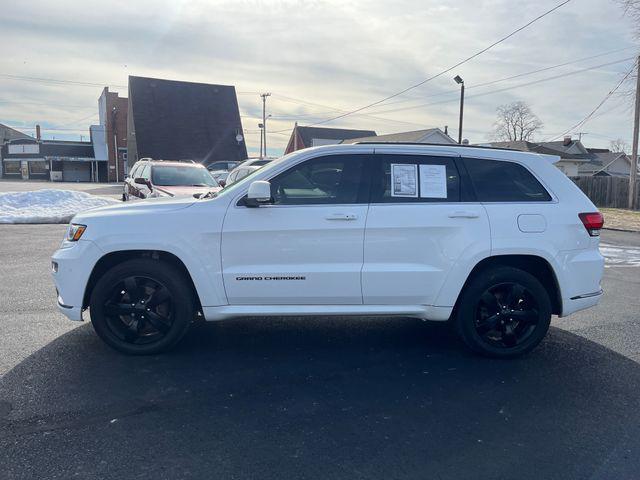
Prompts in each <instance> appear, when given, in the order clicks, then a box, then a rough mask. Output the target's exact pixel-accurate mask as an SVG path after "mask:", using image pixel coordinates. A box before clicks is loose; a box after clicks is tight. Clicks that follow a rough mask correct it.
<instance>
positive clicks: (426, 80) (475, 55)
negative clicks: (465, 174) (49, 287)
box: [310, 0, 571, 126]
mask: <svg viewBox="0 0 640 480" xmlns="http://www.w3.org/2000/svg"><path fill="white" fill-rule="evenodd" d="M570 1H571V0H564V1H563V2H561V3H559V4H558V5H556V6H555V7H553V8H551V9H549V10H547V11H546V12H544V13H543V14H541V15H538V16H537V17H536V18H534V19H533V20H531V21H529V22H528V23H526V24H525V25H523V26H521V27H520V28H517V29H516V30H514V31H513V32H511V33H509V34H508V35H506V36H504V37H502V38H501V39H499V40H497V41H495V42H493V43H492V44H491V45H489V46H488V47H485V48H483V49H482V50H479V51H478V52H476V53H474V54H473V55H471V56H469V57H467V58H465V59H464V60H462V61H460V62H458V63H456V64H455V65H452V66H451V67H449V68H446V69H445V70H442V71H441V72H439V73H437V74H435V75H432V76H431V77H429V78H426V79H425V80H422V81H421V82H418V83H416V84H414V85H411V86H409V87H407V88H405V89H403V90H400V91H399V92H396V93H393V94H391V95H389V96H387V97H385V98H382V99H380V100H377V101H375V102H373V103H370V104H368V105H365V106H363V107H360V108H356V109H355V110H351V111H349V112H346V113H343V114H341V115H337V116H335V117H332V118H328V119H326V120H322V121H320V122H316V123H314V124H312V125H310V126H314V125H320V124H323V123H328V122H332V121H333V120H337V119H339V118H344V117H346V116H348V115H353V114H354V113H358V112H361V111H362V110H365V109H367V108H371V107H373V106H375V105H379V104H381V103H383V102H386V101H387V100H390V99H392V98H395V97H398V96H400V95H403V94H405V93H407V92H408V91H410V90H413V89H415V88H418V87H419V86H421V85H424V84H425V83H427V82H430V81H431V80H434V79H436V78H438V77H441V76H442V75H444V74H445V73H448V72H450V71H451V70H453V69H455V68H458V67H459V66H460V65H463V64H465V63H467V62H469V61H470V60H473V59H474V58H476V57H479V56H480V55H482V54H483V53H485V52H487V51H489V50H490V49H492V48H493V47H495V46H496V45H499V44H501V43H502V42H504V41H506V40H508V39H509V38H511V37H513V36H514V35H516V34H517V33H519V32H521V31H522V30H524V29H525V28H527V27H529V26H530V25H533V24H534V23H535V22H537V21H538V20H541V19H542V18H544V17H546V16H547V15H549V14H551V13H553V12H554V11H556V10H558V9H559V8H560V7H562V6H564V5H566V4H567V3H569V2H570Z"/></svg>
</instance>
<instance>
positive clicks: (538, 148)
mask: <svg viewBox="0 0 640 480" xmlns="http://www.w3.org/2000/svg"><path fill="white" fill-rule="evenodd" d="M557 143H560V144H562V142H543V143H535V142H527V141H526V140H516V141H513V142H491V143H490V144H489V145H491V146H492V147H498V148H508V149H511V150H519V151H521V152H533V153H541V154H544V155H555V156H560V158H561V159H562V160H568V161H572V162H578V163H582V162H590V161H591V160H592V159H593V154H591V153H588V152H587V151H586V149H585V148H584V147H582V149H583V150H584V151H585V153H567V152H566V150H567V149H568V148H571V146H570V145H569V146H567V147H566V148H564V149H561V148H559V147H558V146H557V145H556V144H557ZM580 145H582V144H580Z"/></svg>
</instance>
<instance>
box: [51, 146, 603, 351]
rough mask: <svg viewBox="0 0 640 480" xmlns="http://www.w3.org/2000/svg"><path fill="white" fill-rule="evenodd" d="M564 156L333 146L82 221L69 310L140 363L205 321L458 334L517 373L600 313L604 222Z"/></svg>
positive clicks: (67, 251) (63, 271)
mask: <svg viewBox="0 0 640 480" xmlns="http://www.w3.org/2000/svg"><path fill="white" fill-rule="evenodd" d="M558 160H559V158H558V157H549V156H545V155H539V154H534V153H525V152H516V151H511V150H498V149H486V148H477V147H464V146H450V145H438V146H427V145H422V146H420V145H408V144H406V145H403V144H393V145H391V144H386V145H385V144H366V145H365V144H361V145H357V144H355V145H331V146H323V147H318V148H310V149H305V150H300V151H297V152H294V153H291V154H289V155H286V156H284V157H282V158H280V159H278V160H276V161H274V162H271V163H270V164H269V165H266V166H265V167H263V168H262V169H260V170H259V171H256V172H255V173H254V174H253V175H252V176H251V177H245V178H244V179H243V180H240V181H238V182H236V183H234V184H232V185H230V186H229V187H226V188H225V189H223V190H221V191H220V192H219V193H217V194H215V193H213V194H208V195H205V196H204V197H202V198H200V199H194V198H179V199H178V198H176V199H167V200H165V201H162V202H157V203H148V204H145V206H144V208H138V207H139V205H127V204H123V205H119V206H107V207H102V208H97V209H93V210H87V211H85V212H82V213H79V214H78V215H76V216H75V217H74V219H73V220H72V222H71V225H70V226H69V229H68V232H67V234H66V237H65V239H64V241H63V244H62V246H61V248H60V249H59V250H58V251H57V252H56V253H55V254H54V255H53V259H52V261H53V263H52V266H53V278H54V282H55V285H56V288H57V291H58V305H59V307H60V311H61V312H63V313H64V314H65V315H66V316H67V317H69V318H70V319H72V320H82V318H83V311H84V310H85V309H86V308H89V309H90V310H91V322H92V324H93V327H94V329H95V331H96V332H97V334H98V335H99V336H100V337H101V338H102V339H103V340H104V341H105V342H106V343H108V344H109V345H111V346H112V347H113V348H115V349H117V350H119V351H120V352H125V353H129V354H151V353H157V352H161V351H164V350H167V349H168V348H170V347H172V346H173V345H175V344H176V343H177V342H178V341H179V340H180V338H181V337H182V336H183V335H184V333H185V332H186V330H187V328H188V327H189V324H190V323H191V321H192V320H193V319H194V317H195V316H196V313H197V312H199V313H200V314H201V315H202V316H203V317H204V318H205V319H206V320H211V321H213V320H224V319H228V318H234V317H252V316H280V315H296V316H312V315H341V316H344V315H352V316H362V315H380V316H386V317H392V318H393V317H417V318H422V319H428V320H434V321H450V322H451V324H452V325H453V326H455V328H456V330H457V332H458V333H459V335H460V337H461V338H462V340H464V342H465V343H466V344H467V345H468V346H469V347H470V348H471V349H472V350H473V351H475V352H478V353H480V354H484V355H488V356H493V357H514V356H518V355H521V354H524V353H526V352H528V351H530V350H531V349H533V348H534V347H535V346H536V345H537V344H538V343H539V342H540V341H541V340H542V338H543V337H544V336H545V334H546V332H547V330H548V328H549V323H550V320H551V315H552V314H555V315H558V316H560V317H565V316H567V315H570V314H572V313H574V312H576V311H578V310H582V309H585V308H588V307H591V306H594V305H596V304H597V303H598V302H599V301H600V298H601V297H602V289H601V287H600V281H601V278H602V274H603V270H604V259H603V257H602V255H601V254H600V252H599V248H598V246H599V232H600V229H601V228H602V225H603V217H602V215H601V214H600V213H599V212H598V210H597V209H596V207H595V206H594V205H593V204H592V203H591V202H590V201H589V199H588V198H587V197H586V196H585V195H584V194H583V193H582V192H581V191H580V190H579V189H578V188H577V187H576V186H575V185H574V184H573V182H572V181H571V180H570V179H568V178H567V177H566V176H565V175H564V174H563V173H562V172H561V171H560V170H558V169H557V168H556V167H555V166H554V165H553V162H554V161H558Z"/></svg>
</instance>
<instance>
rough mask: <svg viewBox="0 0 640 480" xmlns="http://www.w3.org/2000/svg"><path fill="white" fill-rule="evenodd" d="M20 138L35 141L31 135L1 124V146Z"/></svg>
mask: <svg viewBox="0 0 640 480" xmlns="http://www.w3.org/2000/svg"><path fill="white" fill-rule="evenodd" d="M19 138H27V139H32V140H35V138H33V137H32V136H30V135H27V134H26V133H22V132H20V131H18V130H16V129H15V128H11V127H8V126H6V125H4V124H2V123H0V145H2V144H3V143H4V142H6V141H9V140H17V139H19Z"/></svg>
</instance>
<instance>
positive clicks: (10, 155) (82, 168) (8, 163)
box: [2, 139, 107, 182]
mask: <svg viewBox="0 0 640 480" xmlns="http://www.w3.org/2000/svg"><path fill="white" fill-rule="evenodd" d="M106 163H107V162H106V158H105V160H96V159H95V157H94V149H93V145H92V143H91V142H71V141H61V140H41V141H37V140H34V139H20V140H14V141H11V142H8V143H7V144H5V145H4V146H2V177H4V178H13V179H16V180H19V179H22V180H51V181H58V182H60V181H64V182H97V181H104V180H103V177H106ZM100 164H104V165H102V166H101V165H100ZM101 167H102V168H101Z"/></svg>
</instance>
